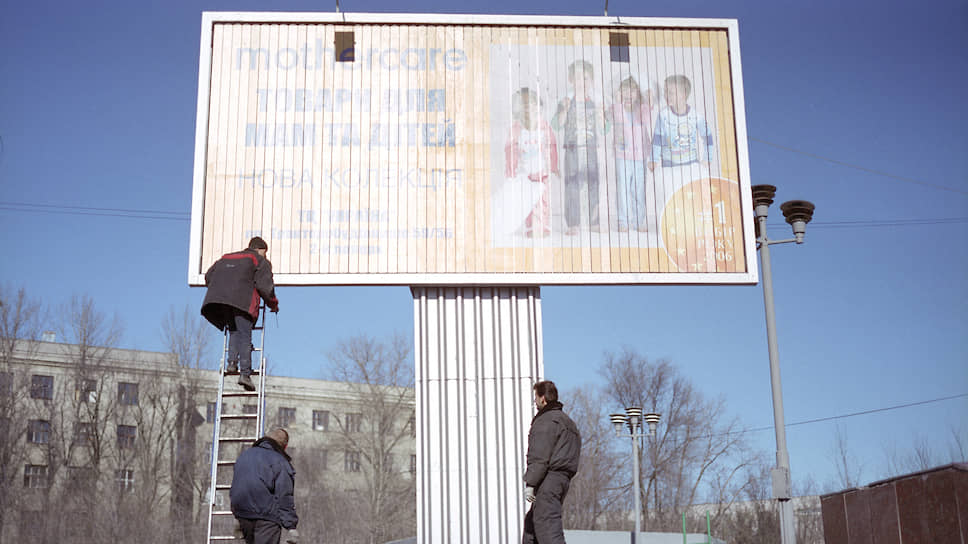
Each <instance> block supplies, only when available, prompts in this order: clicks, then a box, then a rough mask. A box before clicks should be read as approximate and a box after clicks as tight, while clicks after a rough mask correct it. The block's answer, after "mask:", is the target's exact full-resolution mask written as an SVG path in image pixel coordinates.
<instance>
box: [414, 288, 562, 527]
mask: <svg viewBox="0 0 968 544" xmlns="http://www.w3.org/2000/svg"><path fill="white" fill-rule="evenodd" d="M411 292H412V294H413V300H414V343H415V346H414V356H415V363H416V379H415V385H416V402H417V467H418V468H417V542H418V543H421V544H427V543H437V542H440V543H446V542H461V543H465V544H475V543H480V544H487V543H492V542H517V541H519V540H520V538H521V532H522V529H523V520H524V514H525V512H526V504H525V501H524V481H523V480H522V477H523V475H524V469H525V466H524V458H525V450H526V449H527V434H528V428H529V426H530V424H531V418H532V416H533V415H534V409H533V406H532V395H531V387H532V385H533V384H534V382H536V381H537V380H538V379H539V378H540V377H541V376H542V373H543V370H544V369H543V358H542V348H541V296H540V288H539V287H537V286H527V287H492V286H484V287H432V286H431V287H411Z"/></svg>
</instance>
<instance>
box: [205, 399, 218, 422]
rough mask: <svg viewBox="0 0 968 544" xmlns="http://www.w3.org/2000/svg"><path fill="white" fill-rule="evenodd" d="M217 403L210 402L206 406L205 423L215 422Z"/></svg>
mask: <svg viewBox="0 0 968 544" xmlns="http://www.w3.org/2000/svg"><path fill="white" fill-rule="evenodd" d="M216 408H217V407H216V404H215V403H214V402H210V403H208V406H207V407H206V408H205V423H215V410H216Z"/></svg>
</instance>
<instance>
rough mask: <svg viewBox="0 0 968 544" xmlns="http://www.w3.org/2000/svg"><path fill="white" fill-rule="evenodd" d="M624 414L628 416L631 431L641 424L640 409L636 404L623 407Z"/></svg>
mask: <svg viewBox="0 0 968 544" xmlns="http://www.w3.org/2000/svg"><path fill="white" fill-rule="evenodd" d="M625 415H627V416H628V421H629V427H631V429H632V432H635V430H636V429H638V428H639V426H640V425H642V409H641V408H639V407H638V406H629V407H628V408H626V409H625Z"/></svg>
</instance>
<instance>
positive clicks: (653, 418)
mask: <svg viewBox="0 0 968 544" xmlns="http://www.w3.org/2000/svg"><path fill="white" fill-rule="evenodd" d="M642 418H643V419H645V423H646V424H647V425H648V426H649V436H655V429H656V427H657V426H658V425H659V420H660V419H662V415H661V414H657V413H655V412H649V413H648V414H645V415H644V416H642Z"/></svg>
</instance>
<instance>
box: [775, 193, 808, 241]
mask: <svg viewBox="0 0 968 544" xmlns="http://www.w3.org/2000/svg"><path fill="white" fill-rule="evenodd" d="M815 208H816V206H814V205H813V203H812V202H807V201H806V200H788V201H787V202H784V203H783V204H780V211H782V212H783V217H785V218H786V222H787V223H789V224H790V226H791V227H793V235H794V236H795V237H796V239H797V243H798V244H802V243H803V236H804V233H805V232H806V231H807V223H809V222H810V220H811V219H813V210H814V209H815Z"/></svg>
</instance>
